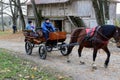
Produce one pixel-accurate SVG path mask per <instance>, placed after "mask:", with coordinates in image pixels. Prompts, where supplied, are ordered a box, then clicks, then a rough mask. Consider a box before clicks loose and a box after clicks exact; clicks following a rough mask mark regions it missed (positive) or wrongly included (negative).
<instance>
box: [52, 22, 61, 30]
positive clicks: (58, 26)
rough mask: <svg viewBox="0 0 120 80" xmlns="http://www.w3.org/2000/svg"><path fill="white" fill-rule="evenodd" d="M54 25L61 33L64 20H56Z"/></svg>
mask: <svg viewBox="0 0 120 80" xmlns="http://www.w3.org/2000/svg"><path fill="white" fill-rule="evenodd" d="M54 25H55V27H56V28H58V29H59V31H62V20H55V21H54Z"/></svg>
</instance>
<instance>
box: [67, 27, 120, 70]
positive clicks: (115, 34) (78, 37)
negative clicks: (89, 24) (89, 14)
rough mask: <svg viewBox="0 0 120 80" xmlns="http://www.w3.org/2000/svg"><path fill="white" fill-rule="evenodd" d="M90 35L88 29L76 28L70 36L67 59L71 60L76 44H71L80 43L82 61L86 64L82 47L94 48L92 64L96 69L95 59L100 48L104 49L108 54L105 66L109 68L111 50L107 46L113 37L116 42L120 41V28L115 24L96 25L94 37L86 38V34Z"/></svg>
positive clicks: (79, 49)
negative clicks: (82, 55)
mask: <svg viewBox="0 0 120 80" xmlns="http://www.w3.org/2000/svg"><path fill="white" fill-rule="evenodd" d="M87 35H88V33H86V29H83V28H82V29H81V28H78V29H75V30H74V31H73V32H72V33H71V38H70V42H69V45H70V46H68V49H67V54H66V55H65V56H67V60H68V62H69V61H70V60H69V54H70V53H71V51H72V49H73V47H74V46H75V45H71V44H74V43H77V44H78V45H79V48H78V55H79V57H80V63H81V64H84V62H83V61H82V60H81V52H82V49H83V48H84V47H86V48H93V63H92V66H93V68H94V69H96V68H97V67H96V64H95V59H96V56H97V51H98V50H99V49H103V50H104V51H105V52H106V54H107V58H106V60H105V63H104V67H105V68H107V67H108V63H109V60H110V51H109V49H108V47H107V45H108V41H109V40H110V39H111V38H114V40H115V41H116V43H117V44H118V43H120V28H119V27H117V26H114V25H102V26H100V27H96V29H95V31H94V34H93V36H92V37H90V38H89V39H86V36H87ZM117 47H120V45H117Z"/></svg>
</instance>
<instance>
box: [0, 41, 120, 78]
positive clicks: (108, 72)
mask: <svg viewBox="0 0 120 80" xmlns="http://www.w3.org/2000/svg"><path fill="white" fill-rule="evenodd" d="M0 48H6V49H9V50H13V51H15V52H16V55H20V56H22V57H25V58H27V59H29V60H32V61H34V62H36V63H38V64H39V65H42V66H44V67H50V68H52V69H54V70H56V71H60V72H63V73H64V74H66V75H68V76H71V77H73V79H74V80H120V49H118V48H116V47H115V45H111V44H110V46H109V48H110V51H111V53H112V55H111V59H110V64H109V67H108V68H107V69H105V68H104V66H103V64H104V61H105V59H106V54H105V53H104V52H103V51H102V50H100V51H99V53H100V54H98V57H97V59H96V63H97V67H98V69H97V70H95V71H93V70H92V67H91V64H92V50H91V49H84V50H83V52H82V53H84V54H82V57H83V58H84V61H85V62H86V64H85V65H80V64H79V58H78V54H77V46H76V47H75V48H74V50H73V52H72V55H71V56H70V59H71V63H67V62H66V58H65V57H63V56H62V55H61V53H60V52H59V51H53V52H51V53H48V56H47V59H46V60H41V59H40V58H39V55H38V48H35V49H34V50H33V54H32V55H31V56H28V55H26V53H25V49H24V42H13V41H7V40H6V41H3V40H0ZM73 53H74V54H73Z"/></svg>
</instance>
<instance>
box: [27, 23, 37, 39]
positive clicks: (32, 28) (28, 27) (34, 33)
mask: <svg viewBox="0 0 120 80" xmlns="http://www.w3.org/2000/svg"><path fill="white" fill-rule="evenodd" d="M26 30H32V32H31V33H30V35H31V36H33V37H38V34H37V33H36V32H35V27H34V26H32V21H28V23H27V25H26Z"/></svg>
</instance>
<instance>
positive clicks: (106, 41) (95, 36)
mask: <svg viewBox="0 0 120 80" xmlns="http://www.w3.org/2000/svg"><path fill="white" fill-rule="evenodd" d="M100 27H101V26H98V27H97V28H96V31H95V34H94V36H93V40H92V41H94V40H95V41H98V42H100V43H103V44H105V45H106V44H108V40H109V38H107V37H106V36H105V35H103V34H102V33H101V32H99V29H100ZM98 34H99V35H100V36H102V37H103V38H105V39H106V40H101V39H100V38H97V35H98Z"/></svg>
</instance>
